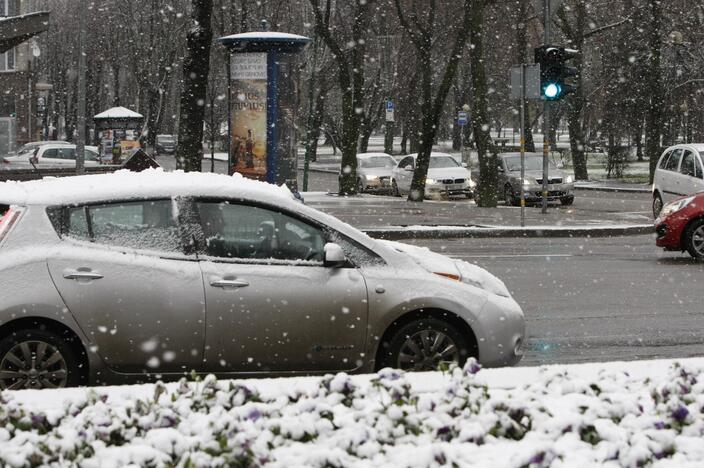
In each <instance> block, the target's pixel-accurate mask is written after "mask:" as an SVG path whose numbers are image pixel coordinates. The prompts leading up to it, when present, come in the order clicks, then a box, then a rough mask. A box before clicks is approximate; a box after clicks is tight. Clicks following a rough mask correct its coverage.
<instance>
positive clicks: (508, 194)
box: [504, 185, 518, 206]
mask: <svg viewBox="0 0 704 468" xmlns="http://www.w3.org/2000/svg"><path fill="white" fill-rule="evenodd" d="M504 202H505V203H506V206H516V205H518V203H517V201H516V196H515V195H514V194H513V188H512V187H511V186H510V185H506V187H504Z"/></svg>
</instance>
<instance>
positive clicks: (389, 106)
mask: <svg viewBox="0 0 704 468" xmlns="http://www.w3.org/2000/svg"><path fill="white" fill-rule="evenodd" d="M386 121H387V122H393V121H394V102H393V101H391V100H389V101H386Z"/></svg>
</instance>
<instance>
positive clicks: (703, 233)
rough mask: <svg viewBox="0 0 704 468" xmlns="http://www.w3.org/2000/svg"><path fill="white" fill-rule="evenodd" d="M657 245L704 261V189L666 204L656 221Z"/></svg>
mask: <svg viewBox="0 0 704 468" xmlns="http://www.w3.org/2000/svg"><path fill="white" fill-rule="evenodd" d="M655 232H656V241H655V243H656V245H657V246H658V247H662V248H663V249H665V250H679V251H682V252H684V251H685V250H686V251H687V252H689V254H690V255H691V256H692V257H694V258H696V259H698V260H704V192H703V193H698V194H696V195H691V196H689V197H682V198H677V199H675V200H674V201H672V202H670V203H667V204H666V205H665V206H664V207H663V209H662V211H661V212H660V214H659V216H658V218H657V219H656V220H655Z"/></svg>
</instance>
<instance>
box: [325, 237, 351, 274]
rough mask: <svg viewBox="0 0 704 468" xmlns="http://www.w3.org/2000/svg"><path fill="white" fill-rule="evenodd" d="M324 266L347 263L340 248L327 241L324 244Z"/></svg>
mask: <svg viewBox="0 0 704 468" xmlns="http://www.w3.org/2000/svg"><path fill="white" fill-rule="evenodd" d="M324 250H325V266H326V267H328V268H340V267H343V266H345V265H346V264H347V258H346V257H345V253H344V252H343V251H342V248H341V247H340V246H339V245H337V244H335V243H333V242H328V243H327V244H325V247H324Z"/></svg>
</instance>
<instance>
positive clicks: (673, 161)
mask: <svg viewBox="0 0 704 468" xmlns="http://www.w3.org/2000/svg"><path fill="white" fill-rule="evenodd" d="M681 157H682V150H681V149H676V150H674V151H673V152H672V154H671V155H670V159H668V160H667V166H665V170H667V171H677V168H678V167H679V165H680V158H681Z"/></svg>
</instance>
